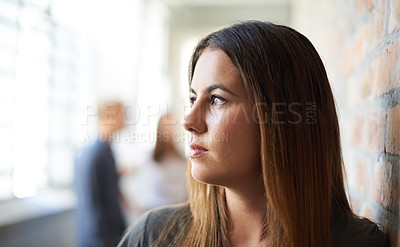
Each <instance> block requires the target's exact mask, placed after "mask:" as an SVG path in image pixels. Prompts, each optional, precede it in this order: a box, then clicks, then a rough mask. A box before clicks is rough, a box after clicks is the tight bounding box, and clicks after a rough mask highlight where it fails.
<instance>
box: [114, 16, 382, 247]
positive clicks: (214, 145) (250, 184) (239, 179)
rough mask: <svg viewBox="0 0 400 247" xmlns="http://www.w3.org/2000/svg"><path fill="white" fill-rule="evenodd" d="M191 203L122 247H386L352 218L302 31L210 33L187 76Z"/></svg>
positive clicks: (158, 213) (253, 28)
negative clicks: (188, 88) (189, 107)
mask: <svg viewBox="0 0 400 247" xmlns="http://www.w3.org/2000/svg"><path fill="white" fill-rule="evenodd" d="M189 83H190V88H191V89H190V91H191V96H190V98H191V102H192V108H191V111H190V113H189V114H188V115H187V116H186V117H185V122H184V127H185V129H186V130H187V131H189V132H190V136H191V138H190V144H189V145H190V151H189V166H188V170H189V176H188V179H189V191H190V199H189V203H188V204H186V205H179V206H175V207H167V208H162V209H158V210H155V211H152V212H149V213H147V214H146V215H145V216H143V217H142V218H141V219H140V220H139V221H138V222H137V223H136V224H135V225H134V226H133V227H131V229H130V231H129V232H128V233H127V234H126V236H125V237H124V239H123V240H122V241H121V242H120V246H302V247H303V246H304V247H305V246H318V247H319V246H386V245H387V238H386V236H385V235H384V234H383V233H382V232H381V231H380V230H379V229H378V228H377V226H376V225H375V224H374V223H372V222H370V221H368V220H366V219H359V218H357V217H356V216H355V215H354V214H353V213H352V211H351V209H350V206H349V203H348V200H347V198H346V193H345V189H344V184H343V167H342V154H341V147H340V137H339V126H338V120H337V115H336V109H335V103H334V99H333V95H332V92H331V89H330V86H329V82H328V78H327V75H326V72H325V69H324V66H323V64H322V61H321V59H320V57H319V56H318V54H317V52H316V50H315V49H314V47H313V46H312V44H311V43H310V41H309V40H308V39H307V38H305V37H304V36H303V35H301V34H300V33H298V32H297V31H295V30H293V29H291V28H289V27H285V26H279V25H274V24H271V23H263V22H258V21H252V22H244V23H240V24H236V25H233V26H231V27H228V28H225V29H222V30H220V31H217V32H215V33H212V34H210V35H208V36H207V37H206V38H204V39H203V40H201V41H200V43H199V44H198V45H197V47H196V49H195V51H194V53H193V56H192V60H191V67H190V70H189Z"/></svg>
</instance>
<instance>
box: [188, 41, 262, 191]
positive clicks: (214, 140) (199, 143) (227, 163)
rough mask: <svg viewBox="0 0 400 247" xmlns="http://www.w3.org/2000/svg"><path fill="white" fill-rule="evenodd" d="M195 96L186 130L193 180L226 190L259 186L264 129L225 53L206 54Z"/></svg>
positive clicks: (197, 75) (197, 70) (195, 77)
mask: <svg viewBox="0 0 400 247" xmlns="http://www.w3.org/2000/svg"><path fill="white" fill-rule="evenodd" d="M190 90H191V96H190V98H191V102H192V104H193V106H192V108H191V111H190V112H189V114H188V115H187V116H186V117H185V121H184V127H185V129H186V130H187V131H189V132H190V139H189V145H190V149H189V158H190V161H191V164H192V169H191V170H192V176H193V178H195V179H196V180H197V181H199V182H204V183H208V184H215V185H220V186H225V187H234V186H241V185H245V184H248V183H255V182H258V181H259V177H260V174H261V159H260V144H259V137H258V133H259V130H258V124H257V123H256V121H254V119H253V115H252V104H251V101H250V99H249V98H248V97H247V93H246V90H245V87H244V85H243V82H242V79H241V76H240V73H239V71H238V69H237V68H236V67H235V66H234V65H233V63H232V61H231V60H230V58H229V57H228V56H227V55H226V54H225V53H224V52H223V51H222V50H220V49H215V48H214V49H213V48H206V49H205V50H204V51H203V53H202V54H201V56H200V58H199V59H198V61H197V64H196V68H195V71H194V75H193V80H192V84H191V89H190Z"/></svg>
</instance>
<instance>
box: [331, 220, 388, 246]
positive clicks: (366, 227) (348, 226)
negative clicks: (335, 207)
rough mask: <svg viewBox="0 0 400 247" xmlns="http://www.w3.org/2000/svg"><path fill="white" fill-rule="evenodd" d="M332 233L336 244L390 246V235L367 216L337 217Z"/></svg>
mask: <svg viewBox="0 0 400 247" xmlns="http://www.w3.org/2000/svg"><path fill="white" fill-rule="evenodd" d="M332 233H333V239H334V240H333V241H334V246H343V247H347V246H349V247H350V246H351V247H358V246H360V247H361V246H362V247H369V246H371V247H372V246H374V247H375V246H376V247H388V246H390V244H389V239H388V236H387V235H386V234H385V233H384V232H383V231H381V230H380V229H379V227H378V226H377V225H376V224H375V223H373V222H372V221H370V220H368V219H365V218H360V217H356V216H351V217H336V218H335V220H334V225H333V232H332Z"/></svg>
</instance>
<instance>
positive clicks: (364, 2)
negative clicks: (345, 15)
mask: <svg viewBox="0 0 400 247" xmlns="http://www.w3.org/2000/svg"><path fill="white" fill-rule="evenodd" d="M375 4H376V0H357V1H356V9H357V11H358V12H365V11H366V10H367V11H371V10H372V9H373V8H374V7H375Z"/></svg>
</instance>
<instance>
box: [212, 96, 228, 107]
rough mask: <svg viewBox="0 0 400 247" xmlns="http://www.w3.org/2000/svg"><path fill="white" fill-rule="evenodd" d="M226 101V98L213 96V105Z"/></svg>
mask: <svg viewBox="0 0 400 247" xmlns="http://www.w3.org/2000/svg"><path fill="white" fill-rule="evenodd" d="M224 103H226V100H225V99H223V98H221V97H219V96H215V95H213V96H211V105H216V106H218V105H223V104H224Z"/></svg>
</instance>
